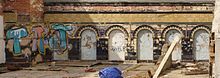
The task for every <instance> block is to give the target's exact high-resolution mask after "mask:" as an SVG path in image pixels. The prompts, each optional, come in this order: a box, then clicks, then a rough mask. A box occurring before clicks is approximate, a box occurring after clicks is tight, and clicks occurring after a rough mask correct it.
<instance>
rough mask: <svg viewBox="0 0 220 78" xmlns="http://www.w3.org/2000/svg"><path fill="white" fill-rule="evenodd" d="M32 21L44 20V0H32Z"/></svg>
mask: <svg viewBox="0 0 220 78" xmlns="http://www.w3.org/2000/svg"><path fill="white" fill-rule="evenodd" d="M30 8H31V9H30V10H31V21H32V22H42V21H43V13H44V10H43V0H31V7H30Z"/></svg>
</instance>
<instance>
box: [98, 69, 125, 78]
mask: <svg viewBox="0 0 220 78" xmlns="http://www.w3.org/2000/svg"><path fill="white" fill-rule="evenodd" d="M121 74H122V72H121V71H120V70H119V69H118V68H116V67H107V68H104V69H102V70H100V71H99V77H100V78H123V77H122V76H121Z"/></svg>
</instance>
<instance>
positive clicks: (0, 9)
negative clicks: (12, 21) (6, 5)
mask: <svg viewBox="0 0 220 78" xmlns="http://www.w3.org/2000/svg"><path fill="white" fill-rule="evenodd" d="M2 9H3V6H2V3H1V2H0V15H3V10H2Z"/></svg>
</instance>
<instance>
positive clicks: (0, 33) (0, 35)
mask: <svg viewBox="0 0 220 78" xmlns="http://www.w3.org/2000/svg"><path fill="white" fill-rule="evenodd" d="M0 46H1V47H0V64H2V63H5V60H6V57H5V41H4V25H3V12H2V0H0Z"/></svg>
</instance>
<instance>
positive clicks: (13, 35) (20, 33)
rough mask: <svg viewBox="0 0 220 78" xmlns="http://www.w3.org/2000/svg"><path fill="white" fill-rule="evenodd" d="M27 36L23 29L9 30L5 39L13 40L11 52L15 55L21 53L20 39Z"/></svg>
mask: <svg viewBox="0 0 220 78" xmlns="http://www.w3.org/2000/svg"><path fill="white" fill-rule="evenodd" d="M26 36H28V32H27V30H26V29H25V28H18V29H9V30H8V31H7V33H6V38H7V39H14V44H13V50H14V53H15V54H20V53H21V47H20V41H19V39H20V38H22V37H26Z"/></svg>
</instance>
